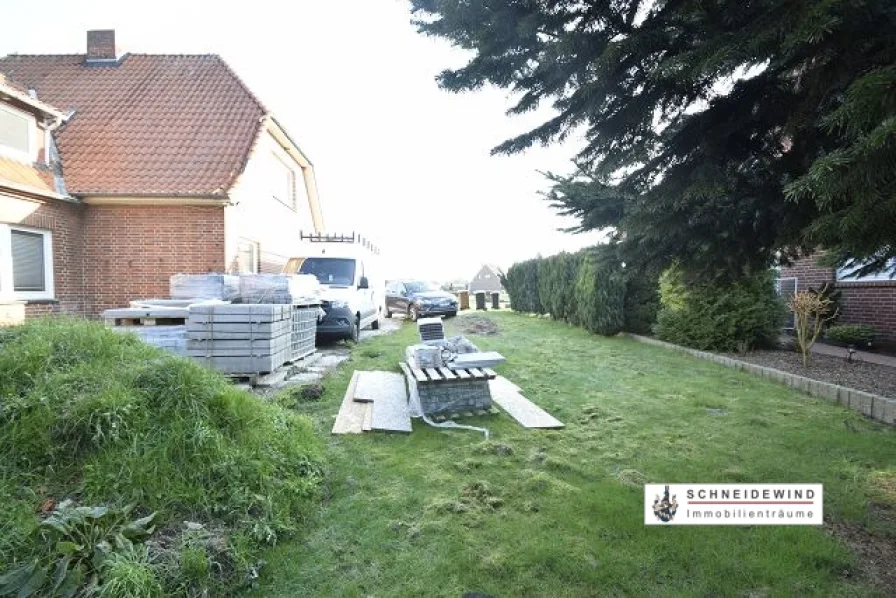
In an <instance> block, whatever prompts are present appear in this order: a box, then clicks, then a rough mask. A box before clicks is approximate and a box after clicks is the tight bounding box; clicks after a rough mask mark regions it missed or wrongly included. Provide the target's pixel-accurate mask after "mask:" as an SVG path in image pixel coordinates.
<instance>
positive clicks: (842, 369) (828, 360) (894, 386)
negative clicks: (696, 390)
mask: <svg viewBox="0 0 896 598" xmlns="http://www.w3.org/2000/svg"><path fill="white" fill-rule="evenodd" d="M727 356H728V357H731V358H733V359H739V360H741V361H747V362H749V363H755V364H756V365H761V366H765V367H770V368H775V369H776V370H782V371H784V372H790V373H791V374H796V375H797V376H804V377H806V378H812V379H814V380H821V381H822V382H830V383H832V384H839V385H841V386H848V387H849V388H856V389H858V390H864V391H865V392H870V393H874V394H878V395H882V396H885V397H896V368H891V367H888V366H885V365H878V364H876V363H868V362H862V361H858V362H850V361H846V359H845V358H840V357H832V356H830V355H818V354H814V355H812V360H811V361H810V362H809V366H808V367H803V357H802V355H800V354H799V353H796V352H795V351H752V352H750V353H744V354H740V353H728V354H727Z"/></svg>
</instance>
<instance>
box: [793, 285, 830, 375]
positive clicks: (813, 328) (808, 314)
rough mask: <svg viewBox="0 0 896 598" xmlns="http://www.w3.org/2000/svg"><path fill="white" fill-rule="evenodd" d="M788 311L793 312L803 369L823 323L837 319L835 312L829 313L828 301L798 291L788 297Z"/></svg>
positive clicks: (806, 292) (815, 295)
mask: <svg viewBox="0 0 896 598" xmlns="http://www.w3.org/2000/svg"><path fill="white" fill-rule="evenodd" d="M789 303H790V311H792V312H793V320H794V327H795V328H796V340H797V343H798V344H799V346H800V351H801V352H802V353H803V367H806V366H807V365H809V353H810V351H811V350H812V345H814V344H815V341H816V340H818V336H819V335H820V334H821V331H822V330H824V325H825V323H827V322H829V321H831V320H833V319H834V318H836V317H837V310H834V312H833V313H829V312H830V310H831V309H830V308H831V304H832V303H833V302H832V301H831V300H830V299H827V298H825V297H822V296H821V294H819V293H812V292H810V291H799V292H797V293H794V294H793V295H792V296H791V297H790V301H789Z"/></svg>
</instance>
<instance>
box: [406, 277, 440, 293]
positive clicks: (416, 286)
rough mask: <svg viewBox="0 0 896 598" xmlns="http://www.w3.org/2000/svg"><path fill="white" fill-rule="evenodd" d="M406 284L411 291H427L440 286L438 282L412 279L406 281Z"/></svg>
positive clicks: (437, 288) (434, 289) (436, 289)
mask: <svg viewBox="0 0 896 598" xmlns="http://www.w3.org/2000/svg"><path fill="white" fill-rule="evenodd" d="M404 286H405V287H407V289H408V292H409V293H425V292H427V291H438V290H439V286H438V285H437V284H434V283H431V282H425V281H422V280H412V281H409V282H406V283H404Z"/></svg>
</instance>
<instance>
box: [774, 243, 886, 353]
mask: <svg viewBox="0 0 896 598" xmlns="http://www.w3.org/2000/svg"><path fill="white" fill-rule="evenodd" d="M822 256H823V253H817V254H814V255H812V256H810V257H805V258H801V259H799V260H797V261H796V262H794V263H793V265H792V266H790V267H788V268H781V277H782V278H785V277H792V276H795V277H796V278H797V279H798V282H797V288H798V289H799V290H806V289H809V288H814V289H817V288H820V287H821V285H822V284H824V283H825V282H830V281H834V280H835V272H834V268H828V267H825V266H819V265H818V263H817V261H818V259H819V258H821V257H822ZM837 288H838V289H840V292H841V300H840V317H839V318H838V320H837V323H838V324H867V325H869V326H871V327H872V328H874V332H875V334H876V338H877V339H878V340H879V341H881V343H882V344H885V345H894V344H896V280H890V281H886V280H885V281H869V282H850V281H839V282H837Z"/></svg>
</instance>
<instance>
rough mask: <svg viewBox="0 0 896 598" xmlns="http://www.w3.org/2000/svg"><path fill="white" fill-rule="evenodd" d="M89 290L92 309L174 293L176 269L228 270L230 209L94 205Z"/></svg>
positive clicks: (90, 209) (89, 215) (88, 214)
mask: <svg viewBox="0 0 896 598" xmlns="http://www.w3.org/2000/svg"><path fill="white" fill-rule="evenodd" d="M86 208H87V209H86V211H85V224H86V237H85V241H86V242H85V256H86V260H85V261H86V279H87V293H88V294H89V295H90V296H91V297H92V299H93V304H92V314H94V315H98V314H100V313H102V312H103V310H106V309H111V308H115V307H127V305H128V302H129V301H131V300H133V299H153V298H156V299H157V298H165V297H168V292H169V289H168V281H169V278H170V277H171V275H172V274H202V273H204V272H210V271H214V272H221V271H223V269H224V266H225V264H224V208H223V207H217V206H209V207H204V206H112V205H88V206H86Z"/></svg>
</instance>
